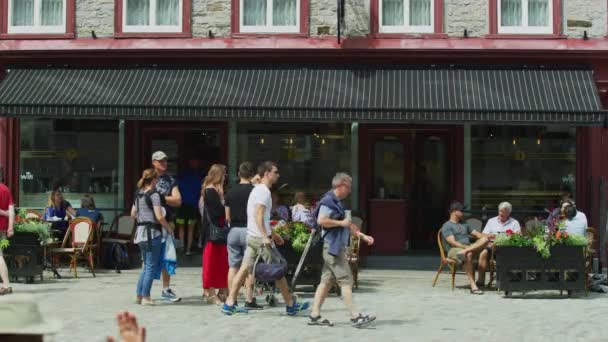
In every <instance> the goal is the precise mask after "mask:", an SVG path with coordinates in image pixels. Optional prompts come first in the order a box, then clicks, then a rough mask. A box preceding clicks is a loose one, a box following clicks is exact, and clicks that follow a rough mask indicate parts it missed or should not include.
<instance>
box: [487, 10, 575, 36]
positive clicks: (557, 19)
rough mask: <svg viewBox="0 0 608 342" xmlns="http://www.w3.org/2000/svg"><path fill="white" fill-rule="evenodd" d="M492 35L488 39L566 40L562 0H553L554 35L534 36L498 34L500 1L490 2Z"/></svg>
mask: <svg viewBox="0 0 608 342" xmlns="http://www.w3.org/2000/svg"><path fill="white" fill-rule="evenodd" d="M488 7H489V9H490V20H489V23H490V34H488V35H487V37H488V38H503V39H512V38H532V39H542V38H547V39H550V38H565V37H566V36H565V35H563V34H562V18H563V16H562V15H563V13H562V12H563V10H562V0H553V33H552V34H534V33H523V34H504V33H498V0H490V6H488Z"/></svg>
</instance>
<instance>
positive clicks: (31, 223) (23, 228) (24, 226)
mask: <svg viewBox="0 0 608 342" xmlns="http://www.w3.org/2000/svg"><path fill="white" fill-rule="evenodd" d="M25 215H26V211H25V209H19V210H18V211H17V217H16V218H15V226H14V227H15V233H35V234H37V235H38V240H40V241H41V242H43V241H46V240H48V239H50V238H51V234H50V233H49V224H48V223H46V222H40V221H38V220H28V219H26V218H25Z"/></svg>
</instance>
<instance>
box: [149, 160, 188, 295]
mask: <svg viewBox="0 0 608 342" xmlns="http://www.w3.org/2000/svg"><path fill="white" fill-rule="evenodd" d="M167 159H169V157H168V156H167V154H165V152H163V151H156V152H154V153H153V154H152V166H153V167H154V170H155V171H156V173H157V174H158V181H157V183H156V191H157V192H158V193H159V194H160V195H161V196H162V198H163V207H164V208H165V211H166V214H165V219H166V220H167V222H169V224H170V225H171V226H172V227H175V225H173V224H172V222H173V220H174V214H173V208H179V207H180V206H181V205H182V196H181V194H180V192H179V188H178V187H177V181H176V180H175V178H174V177H172V176H170V175H168V174H167V167H168V164H167ZM168 233H171V234H172V233H173V231H171V232H168ZM163 240H164V239H163ZM164 250H165V245H164V243H163V246H162V247H161V261H159V262H161V269H162V278H163V291H162V293H161V296H162V298H163V299H164V300H166V301H169V302H179V301H180V300H181V298H180V297H178V296H177V295H176V294H175V292H173V290H172V289H171V288H170V285H171V274H175V269H169V270H168V269H167V265H166V264H165V263H164V262H162V260H163V258H164V254H165V252H164Z"/></svg>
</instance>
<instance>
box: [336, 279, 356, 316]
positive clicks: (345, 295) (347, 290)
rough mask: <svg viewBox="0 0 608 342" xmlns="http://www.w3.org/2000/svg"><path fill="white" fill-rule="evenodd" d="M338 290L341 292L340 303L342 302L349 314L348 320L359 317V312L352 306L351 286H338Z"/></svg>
mask: <svg viewBox="0 0 608 342" xmlns="http://www.w3.org/2000/svg"><path fill="white" fill-rule="evenodd" d="M340 290H341V291H342V302H344V306H346V309H347V310H348V312H349V313H350V318H357V317H358V316H359V311H358V310H357V308H356V307H355V305H354V304H353V287H352V285H344V286H340Z"/></svg>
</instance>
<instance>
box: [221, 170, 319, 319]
mask: <svg viewBox="0 0 608 342" xmlns="http://www.w3.org/2000/svg"><path fill="white" fill-rule="evenodd" d="M258 174H259V175H260V177H261V180H260V184H258V185H256V187H255V188H254V189H253V190H252V191H251V194H249V200H248V201H247V250H246V251H245V256H244V257H243V263H242V264H241V268H240V269H239V272H238V273H237V274H236V276H235V277H234V281H233V283H232V287H230V295H229V296H228V299H226V302H225V303H224V306H223V307H222V312H223V313H224V314H226V315H229V316H230V315H233V314H235V313H247V310H244V309H240V308H238V307H237V306H236V305H235V302H236V297H237V296H238V292H239V289H240V288H241V287H242V286H243V283H244V281H245V279H246V278H247V276H248V275H249V272H250V269H251V268H252V267H253V265H254V264H255V260H256V259H257V258H258V256H260V258H261V259H263V260H264V262H267V263H277V262H278V260H277V259H278V258H280V254H279V252H278V251H277V250H276V249H275V247H274V243H273V241H272V239H273V232H272V230H271V228H270V210H271V209H272V196H271V193H270V188H272V186H273V185H274V184H276V182H277V181H278V180H279V169H278V168H277V165H276V164H275V163H274V162H270V161H266V162H263V163H262V164H261V165H260V167H259V168H258ZM275 284H276V286H277V287H278V288H279V290H281V294H282V295H283V299H284V300H285V304H286V305H287V306H286V311H287V315H290V316H294V315H296V314H297V313H298V312H301V311H304V310H306V309H308V307H309V303H308V302H304V303H302V304H299V303H296V302H295V301H294V300H293V297H292V296H291V293H290V292H289V286H288V284H287V280H286V279H285V277H283V278H281V279H279V280H277V281H276V282H275Z"/></svg>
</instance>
